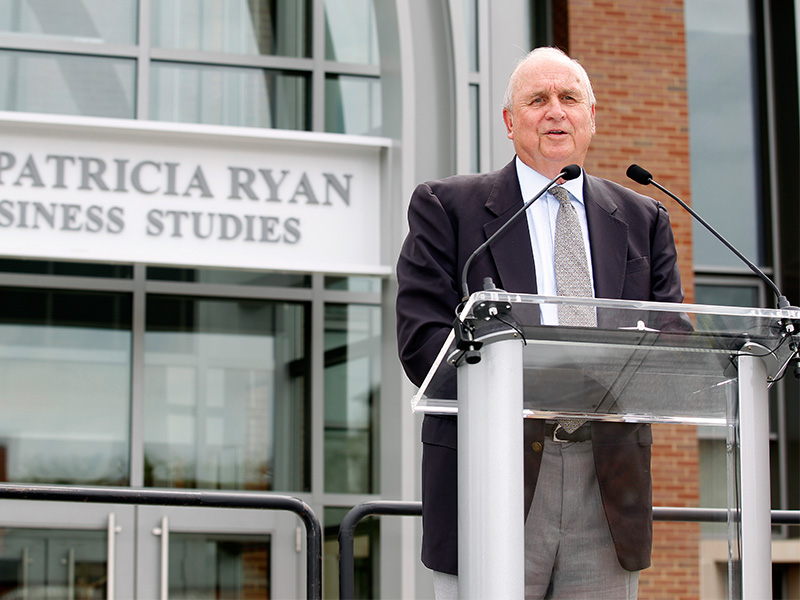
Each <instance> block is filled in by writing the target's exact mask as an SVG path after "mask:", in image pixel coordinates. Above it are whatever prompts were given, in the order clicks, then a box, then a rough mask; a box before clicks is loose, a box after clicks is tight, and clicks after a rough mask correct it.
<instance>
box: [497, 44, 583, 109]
mask: <svg viewBox="0 0 800 600" xmlns="http://www.w3.org/2000/svg"><path fill="white" fill-rule="evenodd" d="M541 57H550V58H554V59H557V60H566V61H569V62H571V63H572V64H573V65H574V66H575V70H576V71H577V73H578V78H579V79H580V81H581V83H582V84H583V85H584V87H585V88H586V92H587V95H588V98H589V104H590V105H591V106H594V105H595V104H597V100H596V99H595V97H594V90H593V89H592V82H591V80H590V79H589V74H588V73H587V72H586V69H584V68H583V65H582V64H581V63H579V62H578V61H577V60H575V59H574V58H570V56H569V55H568V54H567V53H566V52H563V51H562V50H560V49H558V48H554V47H551V46H542V47H539V48H534V49H533V50H531V51H530V52H528V54H526V55H525V56H524V57H523V58H522V59H521V60H520V61H519V62H518V63H517V66H516V67H515V68H514V71H513V72H512V73H511V76H510V77H509V78H508V84H507V85H506V93H505V95H504V96H503V108H504V109H506V110H511V109H512V104H513V101H514V90H515V89H516V87H517V79H518V77H519V71H520V68H521V67H522V66H523V65H524V64H526V63H527V62H528V61H530V60H535V59H537V58H541Z"/></svg>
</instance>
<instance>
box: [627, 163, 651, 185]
mask: <svg viewBox="0 0 800 600" xmlns="http://www.w3.org/2000/svg"><path fill="white" fill-rule="evenodd" d="M625 174H626V175H627V176H628V177H630V178H631V179H633V180H634V181H635V182H636V183H641V184H642V185H650V181H651V180H652V179H653V176H652V175H651V174H650V172H649V171H647V170H645V169H643V168H642V167H640V166H639V165H636V164H634V165H631V166H630V167H628V170H627V171H625Z"/></svg>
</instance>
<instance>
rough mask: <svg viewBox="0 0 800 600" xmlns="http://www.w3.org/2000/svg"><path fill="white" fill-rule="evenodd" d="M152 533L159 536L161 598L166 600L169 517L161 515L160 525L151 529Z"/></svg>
mask: <svg viewBox="0 0 800 600" xmlns="http://www.w3.org/2000/svg"><path fill="white" fill-rule="evenodd" d="M153 535H160V536H161V600H167V595H168V589H169V588H168V584H169V519H168V518H167V516H166V515H164V516H163V517H161V527H156V528H154V529H153Z"/></svg>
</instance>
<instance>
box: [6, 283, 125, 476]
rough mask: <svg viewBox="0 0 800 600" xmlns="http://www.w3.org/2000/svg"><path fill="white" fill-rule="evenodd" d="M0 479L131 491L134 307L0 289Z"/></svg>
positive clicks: (84, 295) (112, 298) (108, 299)
mask: <svg viewBox="0 0 800 600" xmlns="http://www.w3.org/2000/svg"><path fill="white" fill-rule="evenodd" d="M0 303H2V306H3V314H2V318H1V319H0V381H2V382H3V383H2V392H1V393H0V408H1V410H2V415H3V418H2V419H0V480H2V481H12V482H26V483H37V482H39V483H65V484H86V485H88V484H93V485H127V484H128V481H129V479H128V470H129V467H128V445H129V441H128V440H129V427H130V425H129V413H130V381H131V372H130V363H131V299H130V296H126V295H122V294H107V293H88V292H70V291H55V290H54V291H50V290H25V289H8V288H6V289H0Z"/></svg>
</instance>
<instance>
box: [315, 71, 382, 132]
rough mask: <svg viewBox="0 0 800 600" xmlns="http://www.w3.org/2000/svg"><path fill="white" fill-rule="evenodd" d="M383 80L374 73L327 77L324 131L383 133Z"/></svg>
mask: <svg viewBox="0 0 800 600" xmlns="http://www.w3.org/2000/svg"><path fill="white" fill-rule="evenodd" d="M382 127H383V113H382V111H381V81H380V79H378V78H375V77H355V76H349V75H328V76H327V77H326V78H325V131H327V132H329V133H350V134H354V135H381V130H382Z"/></svg>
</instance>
